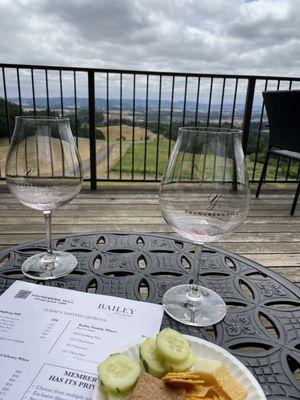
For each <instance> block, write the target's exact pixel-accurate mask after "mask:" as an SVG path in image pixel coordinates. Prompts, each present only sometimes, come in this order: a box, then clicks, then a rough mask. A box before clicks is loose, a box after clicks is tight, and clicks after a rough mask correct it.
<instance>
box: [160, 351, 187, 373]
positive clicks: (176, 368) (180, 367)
mask: <svg viewBox="0 0 300 400" xmlns="http://www.w3.org/2000/svg"><path fill="white" fill-rule="evenodd" d="M163 364H164V366H165V368H166V369H167V370H168V372H186V371H189V370H190V369H191V368H192V366H193V365H194V364H195V355H194V353H193V351H192V349H191V350H190V352H189V354H188V356H187V358H186V359H184V360H183V361H182V362H181V363H178V364H175V363H170V362H168V361H166V360H164V363H163Z"/></svg>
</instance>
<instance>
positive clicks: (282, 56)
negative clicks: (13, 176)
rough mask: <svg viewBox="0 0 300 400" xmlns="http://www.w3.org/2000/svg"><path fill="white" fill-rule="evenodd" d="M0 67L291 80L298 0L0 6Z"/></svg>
mask: <svg viewBox="0 0 300 400" xmlns="http://www.w3.org/2000/svg"><path fill="white" fill-rule="evenodd" d="M0 15H1V23H0V37H1V38H2V40H1V41H0V54H1V62H5V63H22V64H23V63H24V64H25V63H28V64H42V65H45V64H47V65H63V66H76V67H96V68H102V67H103V68H118V69H119V68H120V69H135V70H159V71H175V72H178V71H180V72H199V73H232V74H259V75H277V76H278V75H282V76H287V75H288V76H299V71H300V29H299V26H300V1H299V0H254V1H245V0H227V1H225V0H0Z"/></svg>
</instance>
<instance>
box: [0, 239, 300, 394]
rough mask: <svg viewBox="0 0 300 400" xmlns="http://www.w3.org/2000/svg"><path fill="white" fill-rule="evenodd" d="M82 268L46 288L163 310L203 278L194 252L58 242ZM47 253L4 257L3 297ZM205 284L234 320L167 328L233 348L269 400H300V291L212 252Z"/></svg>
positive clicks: (166, 243)
mask: <svg viewBox="0 0 300 400" xmlns="http://www.w3.org/2000/svg"><path fill="white" fill-rule="evenodd" d="M53 247H54V249H59V250H64V251H68V252H71V253H72V254H74V255H75V256H76V257H77V259H78V266H77V267H76V269H75V270H74V271H73V273H71V274H70V275H68V276H66V277H63V278H60V279H57V280H53V281H45V282H44V284H45V285H51V286H56V287H62V288H67V289H73V290H79V291H84V292H86V291H89V292H93V293H101V294H105V295H112V296H119V297H124V298H128V299H133V300H141V301H143V300H144V301H148V302H153V303H160V302H161V298H162V296H163V294H164V292H165V291H166V290H167V289H169V288H170V287H172V286H174V285H178V284H183V283H188V282H191V281H192V280H193V279H194V278H195V269H194V266H193V256H194V255H193V244H192V243H191V242H189V241H187V240H182V239H179V238H172V237H169V236H159V235H151V234H138V233H134V234H133V233H106V232H105V233H90V234H75V235H65V236H63V237H58V238H57V239H53ZM45 249H46V242H45V241H35V242H32V243H25V244H21V245H18V246H15V247H12V248H10V249H7V250H5V251H2V252H1V253H0V293H3V292H4V291H5V290H6V289H7V288H8V287H9V286H10V285H11V284H12V283H13V282H14V281H15V280H16V279H22V280H25V281H28V282H34V281H32V280H30V279H28V278H26V277H25V276H24V275H23V274H22V273H21V265H22V263H23V262H24V260H25V259H27V258H28V257H30V256H31V255H32V254H34V253H35V252H40V251H44V250H45ZM199 278H200V282H201V284H202V285H203V286H207V287H209V288H211V289H213V290H215V291H216V292H217V293H219V294H220V296H221V297H222V298H223V299H224V300H225V302H226V304H227V307H228V313H227V315H226V317H225V319H224V320H223V321H221V322H220V323H218V324H216V325H215V326H213V327H206V328H196V327H191V326H185V325H182V324H180V323H178V322H176V321H174V320H172V319H171V318H170V317H169V316H168V315H166V314H165V315H164V317H163V322H162V327H166V326H170V327H172V328H174V329H176V330H178V331H180V332H182V333H185V334H188V335H193V336H197V337H200V338H204V339H206V340H209V341H211V342H213V343H216V344H217V345H219V346H221V347H223V348H225V349H226V350H228V351H229V352H231V353H232V354H233V355H234V356H235V357H237V358H238V359H239V360H240V361H241V362H243V363H244V364H245V365H246V366H247V367H248V368H249V369H250V370H251V371H252V373H253V374H254V376H255V377H256V379H257V380H258V382H259V383H260V385H261V386H262V388H263V390H264V392H265V394H266V396H267V398H268V399H276V400H279V399H280V400H282V399H286V398H290V399H300V382H299V369H300V289H299V288H298V287H297V286H296V285H294V284H292V283H291V282H289V281H288V280H286V279H284V278H283V277H281V276H280V275H278V274H276V273H274V272H272V271H269V270H267V269H266V268H264V267H262V266H261V265H258V264H257V263H254V262H252V261H249V260H247V259H245V258H243V257H240V256H237V255H235V254H233V253H230V252H226V251H223V250H219V249H217V248H215V247H212V246H205V249H204V252H203V258H202V262H201V268H200V277H199ZM297 370H298V371H297Z"/></svg>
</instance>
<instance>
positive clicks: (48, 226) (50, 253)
mask: <svg viewBox="0 0 300 400" xmlns="http://www.w3.org/2000/svg"><path fill="white" fill-rule="evenodd" d="M43 214H44V216H45V224H46V237H47V255H48V256H53V251H52V247H51V216H52V213H51V211H43Z"/></svg>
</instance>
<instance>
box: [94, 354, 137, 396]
mask: <svg viewBox="0 0 300 400" xmlns="http://www.w3.org/2000/svg"><path fill="white" fill-rule="evenodd" d="M140 373H141V367H140V366H139V364H138V363H136V362H135V361H134V360H132V359H131V358H129V357H127V356H125V355H124V354H112V355H111V356H109V357H108V358H107V359H106V360H105V361H104V362H103V363H102V364H100V365H99V366H98V375H99V382H100V385H101V386H102V387H103V388H104V389H106V390H108V391H111V392H113V393H126V392H129V391H130V390H131V389H132V388H133V386H134V385H135V383H136V381H137V379H138V377H139V375H140Z"/></svg>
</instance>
